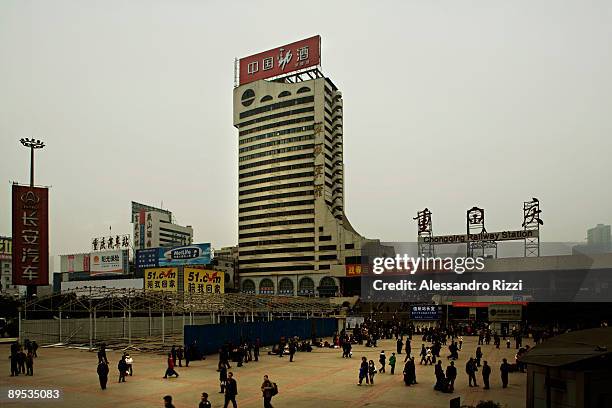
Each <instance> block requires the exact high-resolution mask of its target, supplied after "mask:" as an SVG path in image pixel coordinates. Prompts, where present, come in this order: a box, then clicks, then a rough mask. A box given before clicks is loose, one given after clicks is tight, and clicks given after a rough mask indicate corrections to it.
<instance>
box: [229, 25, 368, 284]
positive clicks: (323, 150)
mask: <svg viewBox="0 0 612 408" xmlns="http://www.w3.org/2000/svg"><path fill="white" fill-rule="evenodd" d="M238 65H239V69H238ZM238 65H237V73H238V71H239V79H237V81H236V84H235V85H236V86H235V88H234V115H233V116H234V118H233V121H234V126H235V127H236V128H237V129H238V140H239V152H238V157H239V159H238V160H239V163H238V174H239V184H238V185H239V189H238V200H239V201H238V213H239V222H238V229H239V231H238V234H239V236H238V246H239V267H240V284H241V290H242V291H243V292H246V293H260V294H281V295H295V294H297V295H319V296H334V295H337V294H339V293H340V292H346V290H345V287H349V286H350V287H353V288H354V287H355V283H356V282H355V280H353V281H352V283H351V282H349V281H348V280H347V279H346V278H349V277H353V276H355V275H358V273H356V271H358V270H359V271H360V267H359V268H357V265H358V264H359V265H360V262H361V261H360V249H361V245H362V243H365V242H366V241H367V240H366V239H365V238H364V237H362V236H361V235H359V234H358V233H357V232H356V231H355V230H354V229H353V227H352V226H351V224H350V223H349V221H348V219H347V218H346V215H345V213H344V209H345V203H344V163H343V129H342V94H341V92H340V91H339V90H338V88H337V87H336V86H335V85H334V83H333V82H332V81H331V80H330V79H329V78H327V77H325V76H324V75H323V74H322V72H321V70H320V37H318V36H316V37H312V38H309V39H306V40H303V41H299V42H296V43H292V44H289V45H285V46H283V47H279V48H275V49H272V50H269V51H266V52H263V53H260V54H256V55H252V56H250V57H246V58H243V59H241V60H240V61H239V63H238Z"/></svg>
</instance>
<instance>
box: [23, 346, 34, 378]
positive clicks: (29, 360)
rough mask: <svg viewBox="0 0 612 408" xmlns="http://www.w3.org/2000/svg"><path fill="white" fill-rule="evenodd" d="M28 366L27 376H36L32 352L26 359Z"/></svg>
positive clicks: (29, 352)
mask: <svg viewBox="0 0 612 408" xmlns="http://www.w3.org/2000/svg"><path fill="white" fill-rule="evenodd" d="M25 365H26V375H29V376H32V375H34V353H33V352H32V351H28V355H27V356H26V359H25Z"/></svg>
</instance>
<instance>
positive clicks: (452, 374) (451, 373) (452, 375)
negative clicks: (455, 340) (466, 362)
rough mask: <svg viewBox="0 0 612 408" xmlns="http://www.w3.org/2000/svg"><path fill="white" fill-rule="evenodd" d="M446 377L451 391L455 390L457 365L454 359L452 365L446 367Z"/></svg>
mask: <svg viewBox="0 0 612 408" xmlns="http://www.w3.org/2000/svg"><path fill="white" fill-rule="evenodd" d="M446 378H447V379H448V390H449V391H450V392H453V391H455V379H456V378H457V367H455V362H454V361H451V362H450V365H449V366H448V367H446Z"/></svg>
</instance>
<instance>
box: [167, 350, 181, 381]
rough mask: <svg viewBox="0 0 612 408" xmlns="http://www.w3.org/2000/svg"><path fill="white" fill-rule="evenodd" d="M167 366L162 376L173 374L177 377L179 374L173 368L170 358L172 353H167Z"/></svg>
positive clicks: (172, 361) (172, 360)
mask: <svg viewBox="0 0 612 408" xmlns="http://www.w3.org/2000/svg"><path fill="white" fill-rule="evenodd" d="M167 361H168V368H166V374H164V378H168V376H170V377H172V376H173V375H174V376H176V378H178V376H179V374H178V373H177V372H176V371H175V370H174V359H173V358H172V353H168V360H167Z"/></svg>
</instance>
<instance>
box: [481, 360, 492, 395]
mask: <svg viewBox="0 0 612 408" xmlns="http://www.w3.org/2000/svg"><path fill="white" fill-rule="evenodd" d="M490 376H491V366H490V365H489V364H488V363H487V361H486V360H485V361H483V364H482V382H483V383H484V389H485V390H488V389H489V377H490Z"/></svg>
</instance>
